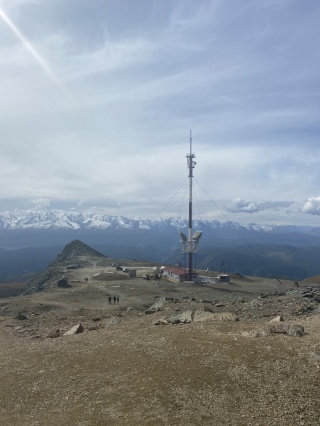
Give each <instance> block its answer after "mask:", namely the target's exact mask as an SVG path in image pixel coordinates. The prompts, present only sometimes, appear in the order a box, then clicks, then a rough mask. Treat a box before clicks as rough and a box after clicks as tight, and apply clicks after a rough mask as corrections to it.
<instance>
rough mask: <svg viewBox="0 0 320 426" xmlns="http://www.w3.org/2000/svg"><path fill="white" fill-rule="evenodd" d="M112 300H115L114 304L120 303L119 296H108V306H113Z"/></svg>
mask: <svg viewBox="0 0 320 426" xmlns="http://www.w3.org/2000/svg"><path fill="white" fill-rule="evenodd" d="M112 300H113V303H119V295H116V296H110V295H109V296H108V305H111V304H112Z"/></svg>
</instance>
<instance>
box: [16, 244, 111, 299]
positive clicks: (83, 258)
mask: <svg viewBox="0 0 320 426" xmlns="http://www.w3.org/2000/svg"><path fill="white" fill-rule="evenodd" d="M104 259H107V256H104V255H103V254H101V253H99V252H98V251H97V250H94V249H93V248H91V247H90V246H88V245H87V244H85V243H83V242H82V241H80V240H74V241H71V242H70V243H68V244H67V245H66V246H65V247H64V249H63V251H62V252H61V253H60V254H58V256H57V258H56V260H55V261H54V262H53V263H51V264H50V265H49V266H48V268H47V269H45V270H44V271H42V272H40V273H39V274H36V275H35V276H34V277H33V278H32V279H31V280H30V281H29V282H28V283H27V284H26V286H25V287H24V288H23V289H22V290H21V291H20V294H21V295H27V294H32V293H36V292H38V291H42V290H46V289H50V288H52V287H54V286H56V285H57V283H58V281H59V280H60V279H62V278H63V276H64V275H65V271H66V269H68V268H71V269H75V268H83V267H85V266H89V265H93V264H96V263H97V262H99V261H100V262H101V261H102V260H104Z"/></svg>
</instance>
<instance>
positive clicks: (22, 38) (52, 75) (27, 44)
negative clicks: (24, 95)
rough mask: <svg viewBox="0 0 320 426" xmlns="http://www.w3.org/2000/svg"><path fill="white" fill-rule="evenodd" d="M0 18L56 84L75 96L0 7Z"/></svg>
mask: <svg viewBox="0 0 320 426" xmlns="http://www.w3.org/2000/svg"><path fill="white" fill-rule="evenodd" d="M0 18H2V20H3V21H4V22H5V23H6V24H7V26H8V27H9V28H10V30H11V31H12V32H13V33H14V35H15V36H16V37H17V38H18V39H19V40H20V41H21V43H22V44H23V46H24V47H25V48H26V49H27V50H28V51H29V52H30V53H31V55H32V56H33V58H34V59H35V60H36V62H37V63H38V64H39V65H40V66H41V68H42V69H43V70H44V71H45V73H46V74H47V76H48V77H50V79H51V80H52V81H54V83H55V84H56V85H58V86H59V88H60V89H61V90H62V91H63V92H64V93H65V94H67V95H68V96H69V97H71V98H73V96H72V95H71V94H70V93H69V92H68V90H67V89H66V88H65V87H64V85H63V84H62V82H61V81H60V80H59V78H58V77H57V76H56V75H55V73H54V72H53V71H52V69H51V68H50V66H49V65H48V64H47V63H46V61H45V60H44V59H43V58H42V57H41V56H40V55H39V53H38V52H37V51H36V49H35V48H34V47H33V46H32V44H31V43H30V42H29V41H28V39H27V38H26V37H25V36H24V35H23V34H22V33H21V31H19V29H18V28H17V27H16V26H15V25H14V23H13V22H12V21H11V19H10V18H9V17H8V16H7V15H6V13H4V11H3V10H2V9H1V8H0Z"/></svg>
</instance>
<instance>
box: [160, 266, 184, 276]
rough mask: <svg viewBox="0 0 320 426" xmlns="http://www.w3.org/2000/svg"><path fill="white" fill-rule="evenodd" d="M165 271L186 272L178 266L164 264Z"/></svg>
mask: <svg viewBox="0 0 320 426" xmlns="http://www.w3.org/2000/svg"><path fill="white" fill-rule="evenodd" d="M165 271H168V272H171V273H172V274H174V275H185V274H186V273H187V272H186V269H184V268H180V267H179V266H166V269H165Z"/></svg>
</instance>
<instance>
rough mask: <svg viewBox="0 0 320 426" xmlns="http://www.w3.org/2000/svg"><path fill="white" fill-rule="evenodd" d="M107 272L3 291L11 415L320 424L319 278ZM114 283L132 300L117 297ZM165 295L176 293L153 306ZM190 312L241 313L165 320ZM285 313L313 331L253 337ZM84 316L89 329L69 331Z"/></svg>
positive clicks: (40, 419)
mask: <svg viewBox="0 0 320 426" xmlns="http://www.w3.org/2000/svg"><path fill="white" fill-rule="evenodd" d="M98 272H99V271H98ZM104 272H106V271H104ZM96 273H97V269H96V268H95V269H94V268H92V269H90V268H87V269H84V270H81V271H80V270H75V271H71V272H69V274H70V275H69V280H70V281H71V280H72V281H73V287H72V288H70V289H57V288H51V289H48V290H47V291H44V292H41V293H37V294H33V295H31V296H23V297H18V298H8V299H2V300H1V302H2V303H1V315H2V316H1V317H0V319H1V321H0V363H1V369H0V383H1V385H0V392H1V405H0V414H1V423H2V424H3V425H6V426H10V425H12V426H29V425H30V426H33V425H48V426H50V425H52V426H55V425H62V424H63V425H67V426H68V425H70V426H71V425H77V426H78V425H79V426H80V425H83V426H84V425H90V426H94V425H95V426H98V425H101V426H102V425H106V424H111V425H170V426H171V425H172V426H174V425H217V426H220V425H243V426H248V425H249V426H250V425H252V426H253V425H254V426H279V425H281V426H295V425H308V426H313V425H314V426H316V425H317V426H318V425H319V424H320V402H319V394H320V389H319V385H320V370H319V365H320V310H319V306H320V303H319V302H318V301H317V297H316V295H317V294H318V292H319V288H318V287H317V286H314V287H313V288H311V290H310V289H308V288H298V289H297V288H294V287H293V284H292V283H290V282H285V283H282V284H281V285H280V284H279V283H278V282H274V281H270V280H262V279H258V278H256V279H255V278H251V279H239V280H238V281H237V280H236V279H233V280H232V283H231V284H227V285H226V284H223V285H221V284H220V285H218V284H216V285H214V286H213V285H211V286H210V285H208V286H202V287H201V286H192V285H190V284H188V285H179V286H177V285H174V284H171V283H166V282H164V281H161V283H160V286H158V284H157V282H149V281H145V280H142V279H140V278H137V279H132V280H120V279H119V280H117V279H115V280H112V279H111V280H110V279H108V280H106V281H95V280H93V279H92V277H93V275H94V274H96ZM84 277H88V278H89V280H88V282H84ZM115 278H116V277H115ZM309 290H310V291H313V292H314V294H313V297H311V296H310V297H304V295H305V294H306V292H308V291H309ZM109 294H110V295H114V294H119V295H120V303H119V304H112V305H108V302H107V296H108V295H109ZM162 296H165V297H167V298H171V299H170V300H167V302H165V303H164V304H163V306H162V307H161V309H160V310H156V312H155V313H153V314H150V315H146V314H145V309H146V308H147V307H149V306H150V305H151V304H153V303H154V302H155V301H157V300H159V299H160V297H162ZM186 311H193V312H194V311H201V312H204V311H205V312H207V313H208V312H209V313H210V312H214V313H215V314H219V313H226V312H228V313H232V314H233V315H234V317H235V316H236V317H237V318H238V319H239V320H238V321H234V320H230V321H217V320H213V319H210V318H207V319H206V320H204V321H200V322H191V323H186V324H175V325H172V324H169V325H154V324H155V323H157V322H158V321H159V320H162V319H164V318H166V319H168V318H172V317H176V316H177V315H180V314H181V313H184V312H186ZM18 313H20V314H23V315H25V317H26V319H20V320H19V319H15V316H16V315H17V314H18ZM277 315H283V317H284V322H283V324H285V325H288V326H289V325H297V324H299V325H302V326H303V327H304V330H305V334H304V335H303V336H301V337H294V336H290V335H288V334H283V333H272V334H268V335H265V336H264V337H263V336H262V337H253V336H254V335H257V334H254V333H252V332H254V331H256V330H266V329H267V328H268V326H269V321H270V320H271V319H272V318H274V317H275V316H277ZM209 317H210V315H209ZM77 323H81V324H82V325H83V328H84V332H82V333H80V334H75V335H71V336H63V333H64V332H65V331H67V330H68V329H70V328H71V327H72V326H73V325H75V324H77ZM57 330H59V333H57V335H58V336H59V337H56V338H49V337H48V336H49V335H52V333H54V332H56V331H57ZM260 336H261V335H260Z"/></svg>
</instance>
